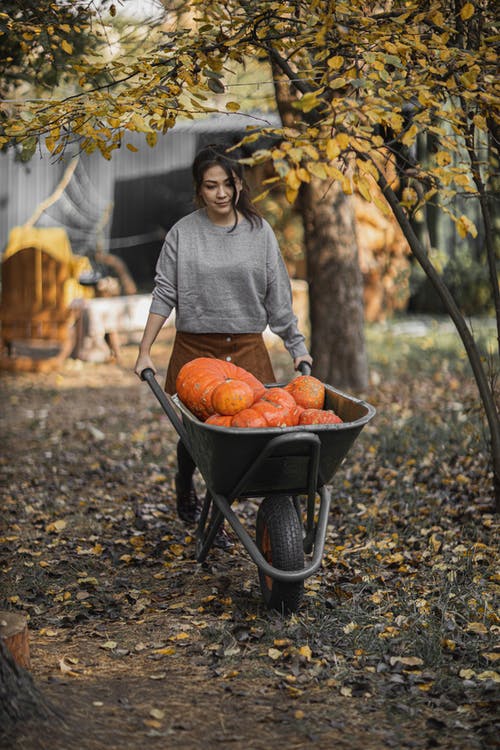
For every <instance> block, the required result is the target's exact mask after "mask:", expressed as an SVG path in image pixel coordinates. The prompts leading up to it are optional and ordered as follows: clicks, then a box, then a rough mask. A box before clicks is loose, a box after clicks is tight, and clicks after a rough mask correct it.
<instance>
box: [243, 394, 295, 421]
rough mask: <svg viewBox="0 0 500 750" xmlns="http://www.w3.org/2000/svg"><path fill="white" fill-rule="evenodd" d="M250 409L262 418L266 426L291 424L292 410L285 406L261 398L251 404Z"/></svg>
mask: <svg viewBox="0 0 500 750" xmlns="http://www.w3.org/2000/svg"><path fill="white" fill-rule="evenodd" d="M252 410H253V411H255V412H257V413H258V414H260V415H261V416H262V417H263V418H264V420H265V422H266V426H267V427H291V426H292V410H291V409H289V408H287V407H284V406H280V405H279V404H273V403H272V402H271V401H266V399H261V400H260V401H257V402H256V403H255V404H254V405H253V406H252Z"/></svg>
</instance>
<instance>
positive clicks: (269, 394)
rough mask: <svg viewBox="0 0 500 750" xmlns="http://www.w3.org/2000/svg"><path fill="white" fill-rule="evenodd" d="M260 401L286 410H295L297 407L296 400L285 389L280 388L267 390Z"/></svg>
mask: <svg viewBox="0 0 500 750" xmlns="http://www.w3.org/2000/svg"><path fill="white" fill-rule="evenodd" d="M260 400H261V401H269V402H270V403H271V404H276V405H277V406H282V407H283V408H285V409H293V408H294V407H295V406H296V405H297V402H296V401H295V398H294V397H293V396H292V395H291V394H290V393H288V392H287V390H286V389H285V388H280V387H279V386H277V387H275V388H267V389H266V391H265V393H264V395H263V396H261V398H260Z"/></svg>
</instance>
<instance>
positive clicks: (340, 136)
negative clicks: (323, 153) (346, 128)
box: [335, 133, 350, 151]
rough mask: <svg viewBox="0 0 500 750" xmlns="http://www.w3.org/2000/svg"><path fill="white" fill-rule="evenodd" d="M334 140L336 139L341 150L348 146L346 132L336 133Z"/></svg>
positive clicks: (348, 141) (348, 140)
mask: <svg viewBox="0 0 500 750" xmlns="http://www.w3.org/2000/svg"><path fill="white" fill-rule="evenodd" d="M335 140H336V141H337V143H338V145H339V148H340V150H341V151H343V150H344V149H345V148H348V147H349V143H350V138H349V136H348V135H347V133H337V135H336V136H335Z"/></svg>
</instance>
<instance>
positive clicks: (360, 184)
mask: <svg viewBox="0 0 500 750" xmlns="http://www.w3.org/2000/svg"><path fill="white" fill-rule="evenodd" d="M355 184H356V186H357V188H358V190H359V192H360V194H361V195H362V196H363V198H364V199H365V201H368V203H371V199H372V195H371V192H370V183H369V182H368V180H367V179H366V177H359V176H358V177H357V179H355Z"/></svg>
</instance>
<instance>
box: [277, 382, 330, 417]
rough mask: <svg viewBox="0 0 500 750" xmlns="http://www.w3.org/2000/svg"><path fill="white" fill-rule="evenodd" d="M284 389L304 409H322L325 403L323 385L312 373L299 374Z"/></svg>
mask: <svg viewBox="0 0 500 750" xmlns="http://www.w3.org/2000/svg"><path fill="white" fill-rule="evenodd" d="M285 390H286V391H287V392H288V393H290V394H291V395H292V396H293V398H294V399H295V401H296V403H297V404H299V406H302V407H304V409H322V408H323V405H324V403H325V386H324V385H323V383H322V382H321V380H318V378H315V377H314V376H313V375H299V376H298V377H296V378H294V379H293V380H291V381H290V382H289V383H288V384H287V385H286V386H285Z"/></svg>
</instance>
